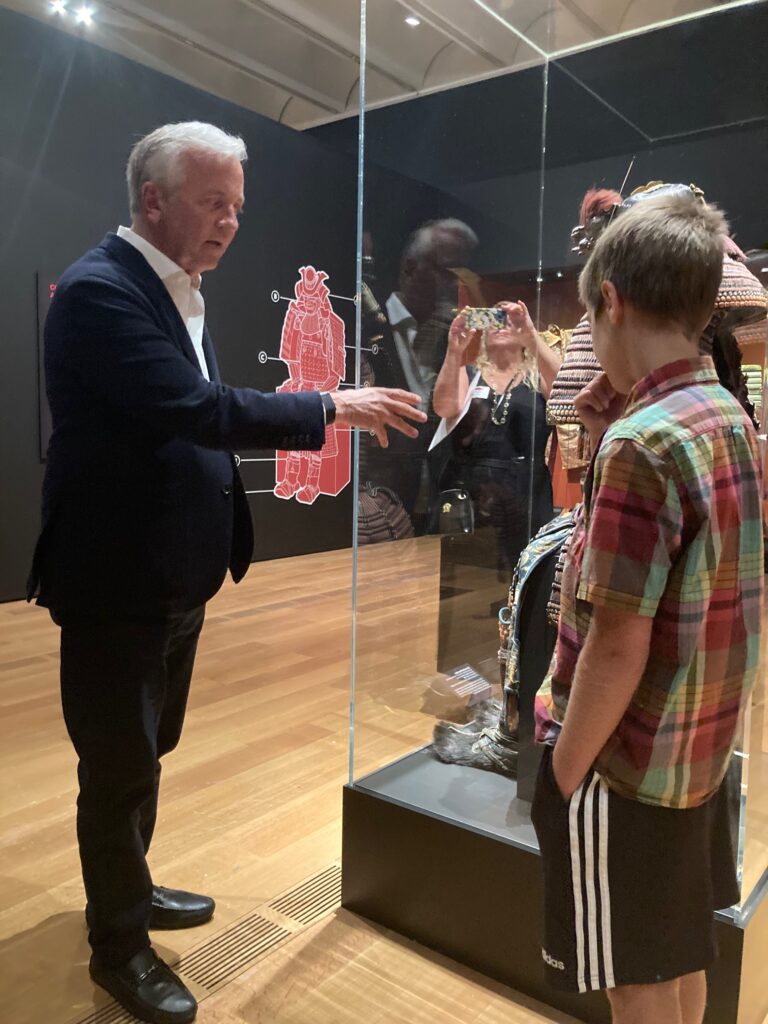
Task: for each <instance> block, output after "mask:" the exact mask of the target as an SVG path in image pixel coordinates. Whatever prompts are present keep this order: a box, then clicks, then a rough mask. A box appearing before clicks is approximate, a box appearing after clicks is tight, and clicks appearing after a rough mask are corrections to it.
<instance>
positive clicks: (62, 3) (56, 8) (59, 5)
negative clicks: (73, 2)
mask: <svg viewBox="0 0 768 1024" xmlns="http://www.w3.org/2000/svg"><path fill="white" fill-rule="evenodd" d="M49 11H50V12H51V14H66V13H67V0H51V5H50V7H49Z"/></svg>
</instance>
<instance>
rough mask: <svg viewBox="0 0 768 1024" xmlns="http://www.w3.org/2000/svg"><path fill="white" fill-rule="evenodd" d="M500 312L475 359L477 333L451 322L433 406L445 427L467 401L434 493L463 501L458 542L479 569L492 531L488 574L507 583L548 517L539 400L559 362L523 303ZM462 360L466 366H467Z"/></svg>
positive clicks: (543, 408)
mask: <svg viewBox="0 0 768 1024" xmlns="http://www.w3.org/2000/svg"><path fill="white" fill-rule="evenodd" d="M503 308H504V309H505V310H506V312H507V326H506V327H505V328H503V329H501V330H490V329H488V330H486V331H484V332H483V335H482V339H480V345H479V351H478V354H477V355H476V356H471V353H472V350H473V349H477V343H478V338H477V332H474V331H470V330H468V329H467V324H466V320H465V318H464V316H463V315H459V316H458V317H457V318H456V319H455V320H454V322H453V324H452V326H451V330H450V335H449V343H448V352H447V354H446V358H445V361H444V363H443V366H442V369H441V370H440V374H439V376H438V379H437V383H436V386H435V392H434V399H433V404H434V408H435V411H436V413H437V414H438V415H440V416H443V417H444V418H445V419H446V420H448V421H450V420H451V419H452V418H454V417H456V416H458V414H459V413H460V412H461V410H462V409H463V408H464V406H465V404H466V402H467V400H468V399H469V401H470V405H469V409H468V410H467V412H466V415H464V416H463V417H462V418H461V420H460V422H459V423H458V424H457V425H456V426H455V428H454V429H453V431H452V432H451V434H450V437H449V439H448V444H449V445H450V452H451V454H450V458H449V461H448V463H447V465H446V466H445V469H444V470H443V472H442V475H441V478H440V488H441V491H444V490H450V489H453V488H459V489H461V490H464V491H466V492H467V493H468V494H469V497H470V499H471V501H472V505H473V511H474V524H475V533H474V535H470V536H469V537H467V538H465V543H466V544H470V545H474V546H475V548H476V551H477V562H476V564H481V563H482V562H483V561H484V560H486V559H484V557H483V554H482V551H483V550H484V549H485V547H486V541H485V537H484V536H483V533H484V531H485V530H486V528H492V529H493V531H494V533H495V537H496V545H495V547H496V552H495V562H496V568H497V570H498V571H499V573H500V574H502V575H503V577H504V578H505V579H507V578H509V577H511V573H512V571H513V569H514V567H515V564H516V562H517V559H518V556H519V554H520V552H521V551H522V549H523V548H524V547H525V545H526V543H527V542H528V540H529V538H530V536H531V535H532V533H535V532H536V531H537V530H538V529H539V528H540V527H541V526H543V525H544V523H546V522H548V521H549V520H550V519H551V518H552V515H553V509H552V484H551V481H550V478H549V471H548V469H547V466H546V462H545V455H544V453H545V448H546V444H547V438H548V436H549V427H548V426H547V424H546V399H547V397H548V395H549V389H550V387H551V384H552V380H553V379H554V376H555V373H556V372H557V367H558V365H559V360H558V357H557V356H556V355H555V353H554V352H553V351H552V350H551V349H550V348H549V346H548V345H547V344H546V342H545V341H544V340H543V339H542V338H541V337H540V335H539V334H538V332H537V331H536V329H535V328H534V326H533V323H532V322H531V318H530V316H529V314H528V310H527V309H526V307H525V305H524V304H523V303H521V302H520V303H505V304H504V306H503ZM470 357H472V358H473V362H474V366H472V365H467V360H468V359H469V358H470ZM478 372H479V376H478ZM470 387H472V388H473V391H472V395H471V396H470V395H469V389H470ZM463 560H466V556H465V558H464V559H463Z"/></svg>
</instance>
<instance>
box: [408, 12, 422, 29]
mask: <svg viewBox="0 0 768 1024" xmlns="http://www.w3.org/2000/svg"><path fill="white" fill-rule="evenodd" d="M405 24H406V25H410V26H411V28H418V27H419V25H420V24H421V21H420V20H419V19H418V18H417V17H416V15H415V14H409V15H408V17H407V18H406V19H405Z"/></svg>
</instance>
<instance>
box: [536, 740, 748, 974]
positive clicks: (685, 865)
mask: <svg viewBox="0 0 768 1024" xmlns="http://www.w3.org/2000/svg"><path fill="white" fill-rule="evenodd" d="M552 752H553V751H552V748H551V747H546V748H545V751H544V757H543V758H542V761H541V767H540V769H539V777H538V779H537V782H536V794H535V796H534V800H533V808H532V811H531V817H532V819H533V824H534V827H535V829H536V834H537V836H538V839H539V846H540V848H541V859H542V864H543V869H544V948H543V949H542V951H541V955H542V957H543V959H544V963H545V965H546V968H545V969H546V973H547V980H548V981H549V982H550V984H551V985H553V986H554V987H555V988H559V989H566V990H570V991H577V992H588V991H591V990H594V989H605V988H615V987H616V986H618V985H647V984H653V983H655V982H660V981H668V980H670V979H672V978H679V977H682V975H684V974H691V973H693V972H694V971H701V970H703V969H704V968H706V967H708V966H709V965H710V964H711V963H712V962H713V960H714V959H715V957H716V955H717V947H716V943H715V927H714V925H715V922H714V912H715V910H719V909H722V908H725V907H730V906H731V905H732V904H734V903H736V902H738V900H739V888H738V882H737V877H736V864H735V857H734V843H733V834H732V825H733V818H734V815H737V814H738V786H737V787H736V790H735V798H736V799H735V804H734V783H733V781H732V780H729V777H726V781H725V782H724V783H723V785H722V786H721V787H720V789H719V790H718V791H717V793H715V795H714V796H712V797H710V799H709V800H708V801H707V802H706V803H704V804H702V805H701V806H699V807H694V808H691V809H688V810H675V809H673V808H669V807H653V806H650V805H649V804H642V803H640V802H639V801H637V800H628V799H626V798H625V797H622V796H619V795H618V794H616V793H614V792H612V791H611V790H610V789H609V788H608V786H607V785H606V783H605V781H604V780H603V779H602V778H601V777H600V776H599V775H598V774H597V773H596V772H594V771H592V772H590V774H589V775H588V776H587V778H586V779H585V780H584V782H583V783H582V784H581V785H580V786H579V788H578V789H577V790H576V792H575V793H574V794H573V796H572V797H571V799H570V800H568V801H566V800H564V799H563V797H562V794H561V793H560V790H559V788H558V786H557V783H556V782H555V778H554V775H553V772H552ZM733 767H734V768H735V767H736V766H735V765H734V766H733ZM729 793H731V799H729V796H728V794H729ZM729 811H730V813H729Z"/></svg>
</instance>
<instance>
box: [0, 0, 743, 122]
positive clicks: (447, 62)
mask: <svg viewBox="0 0 768 1024" xmlns="http://www.w3.org/2000/svg"><path fill="white" fill-rule="evenodd" d="M743 2H745V0H736V2H734V3H729V2H715V3H712V2H706V0H367V34H366V38H367V48H368V55H367V62H366V76H367V83H366V84H367V88H366V97H367V105H380V104H383V103H391V102H394V101H396V100H399V99H405V98H407V97H410V96H415V95H419V94H421V93H424V92H429V91H433V90H436V89H441V88H446V87H447V86H449V85H454V84H457V83H459V82H466V81H472V80H476V79H478V78H484V77H488V76H489V75H494V74H499V73H502V72H504V71H508V70H511V69H513V68H520V67H526V66H530V65H531V64H535V63H539V62H541V61H543V60H544V58H545V57H546V56H553V55H555V54H562V53H563V52H566V51H571V50H573V49H577V48H580V47H584V46H590V45H594V44H595V43H597V42H600V41H602V40H604V39H606V38H610V37H612V36H615V35H618V34H620V33H626V32H635V31H638V30H640V29H642V28H644V27H647V26H649V25H653V24H661V23H665V22H669V21H673V20H677V19H680V18H686V17H691V16H696V15H697V14H700V13H703V12H705V11H711V10H716V9H720V8H723V7H733V6H739V5H740V4H741V3H743ZM746 2H749V0H746ZM0 4H2V6H5V7H8V8H11V9H13V10H15V11H19V12H21V13H24V14H28V15H31V16H33V17H36V18H39V19H41V20H43V21H46V22H48V23H50V24H55V25H56V26H57V27H58V28H60V29H62V30H63V31H68V32H74V33H77V34H82V35H84V36H86V37H87V38H89V39H91V40H92V41H93V42H95V43H98V44H99V45H101V46H104V47H106V48H107V49H109V50H113V51H114V52H116V53H120V54H123V55H124V56H126V57H130V58H131V59H133V60H136V61H139V62H141V63H143V64H146V65H148V66H149V67H152V68H155V69H157V70H160V71H163V72H165V73H166V74H170V75H173V76H174V77H175V78H179V79H181V80H182V81H185V82H188V83H189V84H191V85H194V86H197V87H198V88H201V89H204V90H206V91H208V92H211V93H214V94H215V95H217V96H221V97H223V98H225V99H228V100H231V101H232V102H234V103H238V104H240V105H241V106H244V107H248V108H250V109H251V110H254V111H256V112H258V113H260V114H264V115H265V116H267V117H270V118H272V119H274V120H277V121H281V122H283V123H284V124H288V125H290V126H292V127H294V128H307V127H310V126H312V125H316V124H321V123H323V122H327V121H331V120H334V119H336V118H339V117H344V116H349V115H350V114H354V113H356V111H357V107H358V81H359V71H360V65H359V49H360V47H359V35H360V28H359V23H360V4H359V2H358V0H67V8H68V9H69V10H70V11H71V12H73V11H75V10H76V9H77V8H79V7H81V6H83V5H85V6H87V7H90V8H92V10H93V24H92V25H91V26H90V27H83V26H80V27H78V26H76V25H75V23H74V22H75V19H74V16H73V14H72V13H70V14H69V15H67V16H66V17H61V16H59V15H55V14H52V13H51V10H50V7H51V5H50V2H49V0H0ZM408 15H415V16H417V17H418V18H419V19H420V20H421V24H420V25H419V26H418V27H411V26H409V25H407V24H406V22H405V18H406V16H408Z"/></svg>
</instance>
